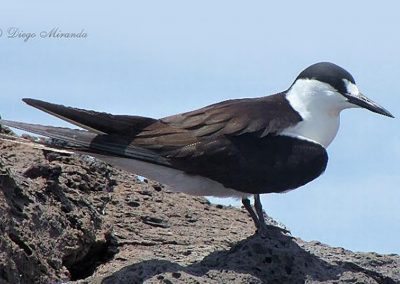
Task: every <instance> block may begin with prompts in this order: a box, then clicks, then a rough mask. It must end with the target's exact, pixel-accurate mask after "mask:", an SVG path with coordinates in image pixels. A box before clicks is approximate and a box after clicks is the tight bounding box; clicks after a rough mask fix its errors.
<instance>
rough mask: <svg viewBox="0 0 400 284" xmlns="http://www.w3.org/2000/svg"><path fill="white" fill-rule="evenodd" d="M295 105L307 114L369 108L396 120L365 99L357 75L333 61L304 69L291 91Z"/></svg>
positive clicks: (337, 112)
mask: <svg viewBox="0 0 400 284" xmlns="http://www.w3.org/2000/svg"><path fill="white" fill-rule="evenodd" d="M287 94H288V96H291V103H292V104H295V105H296V107H297V109H302V110H303V112H307V111H316V110H313V108H314V109H315V108H318V111H321V110H322V111H327V112H328V113H331V114H334V115H338V114H339V112H340V111H342V110H343V109H346V108H365V109H368V110H370V111H372V112H375V113H379V114H382V115H385V116H389V117H394V116H393V115H392V114H391V113H390V112H389V111H388V110H386V109H385V108H383V107H382V106H380V105H379V104H377V103H376V102H374V101H373V100H371V99H369V98H367V97H366V96H364V95H363V94H362V93H361V92H360V91H359V89H358V87H357V85H356V83H355V80H354V78H353V76H352V75H351V74H350V73H349V72H347V71H346V70H345V69H343V68H342V67H340V66H338V65H335V64H333V63H329V62H320V63H316V64H313V65H311V66H309V67H307V68H306V69H305V70H303V71H302V72H301V73H300V74H299V75H298V76H297V78H296V80H295V81H294V83H293V84H292V86H291V87H290V88H289V90H288V91H287Z"/></svg>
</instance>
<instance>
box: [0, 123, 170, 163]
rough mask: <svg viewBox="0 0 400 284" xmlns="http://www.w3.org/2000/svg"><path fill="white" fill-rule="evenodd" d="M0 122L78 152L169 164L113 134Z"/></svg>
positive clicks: (149, 151) (156, 155) (155, 154)
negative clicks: (73, 147)
mask: <svg viewBox="0 0 400 284" xmlns="http://www.w3.org/2000/svg"><path fill="white" fill-rule="evenodd" d="M0 124H3V125H6V126H9V127H13V128H17V129H20V130H24V131H28V132H31V133H35V134H38V135H42V136H46V137H50V138H53V139H58V140H61V141H66V142H68V143H71V144H73V145H77V146H79V147H80V150H79V151H80V152H83V151H86V152H94V153H100V154H104V155H114V156H120V157H126V158H133V159H138V160H143V161H146V162H150V163H154V164H159V165H164V166H170V163H169V162H168V161H167V159H165V158H164V157H162V156H161V155H159V154H157V153H155V152H153V151H151V150H147V149H144V148H141V147H137V146H134V145H132V144H131V142H132V141H130V140H129V139H126V138H124V137H121V136H119V135H113V134H96V133H93V132H90V131H86V130H78V129H70V128H63V127H54V126H44V125H39V124H29V123H23V122H17V121H10V120H0Z"/></svg>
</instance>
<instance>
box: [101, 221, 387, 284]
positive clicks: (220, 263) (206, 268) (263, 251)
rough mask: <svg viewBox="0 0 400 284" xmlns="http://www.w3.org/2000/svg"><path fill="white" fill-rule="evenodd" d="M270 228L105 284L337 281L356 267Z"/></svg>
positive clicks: (142, 266) (132, 269) (140, 266)
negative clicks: (189, 260)
mask: <svg viewBox="0 0 400 284" xmlns="http://www.w3.org/2000/svg"><path fill="white" fill-rule="evenodd" d="M269 228H270V234H269V235H268V237H266V238H261V237H260V236H258V235H253V236H251V237H249V238H247V239H245V240H243V241H240V242H239V243H237V244H236V245H234V246H233V247H232V248H231V249H230V250H223V251H216V252H214V253H211V254H210V255H208V256H206V257H205V258H204V259H203V260H202V261H200V262H196V263H194V264H191V265H189V266H181V265H180V264H177V263H174V262H171V261H167V260H161V259H154V260H148V261H143V262H140V263H137V264H133V265H130V266H127V267H125V268H123V269H121V270H119V271H117V272H115V273H114V274H112V275H111V276H109V277H107V278H105V279H104V280H103V281H102V283H104V284H108V283H142V282H143V281H146V280H148V279H152V278H153V277H155V279H158V280H166V282H165V283H170V282H171V281H172V282H173V283H175V281H176V280H177V279H179V278H180V279H181V280H182V281H185V282H187V281H190V282H192V283H193V282H194V283H196V282H197V281H196V280H201V279H202V280H203V281H204V279H205V278H208V279H210V281H211V282H213V281H215V283H219V282H218V281H222V282H224V281H226V280H227V279H229V274H231V275H232V277H233V278H232V279H234V280H235V281H237V283H240V282H243V281H246V282H251V283H265V282H268V283H304V282H305V281H306V280H313V281H328V280H330V281H335V280H338V279H339V278H340V277H341V275H343V273H345V272H346V271H349V272H354V271H356V270H357V268H354V267H353V268H352V267H346V266H343V265H340V264H338V265H333V264H330V263H328V262H325V261H323V260H321V259H320V258H319V257H317V256H315V255H313V254H311V253H309V252H307V251H306V250H304V249H303V248H301V247H300V246H299V245H298V244H297V243H296V242H295V241H294V239H293V238H292V237H290V236H287V235H284V234H283V231H281V229H279V228H277V227H272V226H269ZM358 272H360V271H358ZM200 277H201V278H200ZM238 277H239V278H238ZM240 277H243V278H242V279H240ZM155 279H154V280H155ZM168 279H170V280H171V281H168ZM174 280H175V281H174ZM376 280H378V281H377V282H378V283H380V282H381V281H379V279H376ZM222 282H221V283H222ZM381 283H385V282H381Z"/></svg>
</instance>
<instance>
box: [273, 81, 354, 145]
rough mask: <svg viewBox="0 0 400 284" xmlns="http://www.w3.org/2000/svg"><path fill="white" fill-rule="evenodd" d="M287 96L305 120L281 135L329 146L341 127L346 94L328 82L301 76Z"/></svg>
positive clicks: (345, 106)
mask: <svg viewBox="0 0 400 284" xmlns="http://www.w3.org/2000/svg"><path fill="white" fill-rule="evenodd" d="M286 99H287V100H288V101H289V103H290V105H291V106H292V108H293V109H294V110H295V111H297V112H298V113H299V114H300V116H301V117H302V119H303V120H302V121H301V122H300V123H298V124H297V125H295V126H293V127H290V128H287V129H285V130H284V131H282V132H281V133H280V134H281V135H287V136H291V137H298V138H301V139H305V140H311V141H313V142H316V143H318V144H320V145H322V146H324V147H325V148H326V147H328V145H329V144H330V143H331V142H332V140H333V139H334V138H335V136H336V134H337V132H338V130H339V124H340V116H339V114H340V111H341V110H343V109H345V108H347V101H346V99H345V97H343V96H342V95H341V94H339V93H338V92H337V91H336V90H335V89H333V88H332V87H331V86H330V85H328V84H326V83H322V82H320V81H317V80H309V79H300V80H297V81H296V82H295V84H293V85H292V87H291V88H290V89H289V91H288V92H287V94H286Z"/></svg>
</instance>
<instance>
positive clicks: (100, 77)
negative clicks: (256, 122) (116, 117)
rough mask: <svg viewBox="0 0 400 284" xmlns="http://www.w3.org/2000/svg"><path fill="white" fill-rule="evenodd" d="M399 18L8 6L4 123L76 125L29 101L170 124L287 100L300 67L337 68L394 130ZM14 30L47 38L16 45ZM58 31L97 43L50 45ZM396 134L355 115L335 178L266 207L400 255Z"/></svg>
mask: <svg viewBox="0 0 400 284" xmlns="http://www.w3.org/2000/svg"><path fill="white" fill-rule="evenodd" d="M275 2H277V1H275ZM399 10H400V4H398V2H397V1H380V2H379V3H378V2H376V3H374V4H367V3H366V2H364V1H363V2H361V1H342V0H340V1H334V2H330V3H328V2H322V1H300V2H297V3H293V1H280V2H279V3H270V4H269V3H266V1H252V2H244V1H218V2H217V1H197V2H194V1H171V0H170V1H146V2H145V1H125V2H123V1H113V2H112V3H111V2H109V3H107V4H103V3H102V2H101V1H85V2H81V1H68V2H67V1H64V2H63V3H60V1H57V2H55V1H35V3H32V2H26V3H22V1H19V2H15V3H11V1H9V2H8V4H7V3H3V4H2V7H1V10H0V29H1V30H2V31H3V33H2V37H0V56H1V57H0V114H1V115H2V117H4V118H6V119H13V120H21V121H28V122H36V123H47V124H53V125H67V124H66V123H63V122H62V121H60V120H58V119H55V118H51V117H50V116H48V115H46V114H44V113H41V112H39V111H36V110H35V109H32V108H30V107H28V106H26V105H24V104H23V103H22V102H21V101H20V99H21V98H23V97H33V98H39V99H44V100H49V101H52V102H56V103H62V104H67V105H72V106H77V107H82V108H90V109H96V110H102V111H107V112H112V113H119V114H136V115H145V116H152V117H163V116H166V115H170V114H174V113H178V112H183V111H187V110H191V109H195V108H198V107H202V106H205V105H207V104H210V103H214V102H217V101H221V100H224V99H228V98H240V97H257V96H263V95H267V94H272V93H274V92H278V91H282V90H284V89H286V88H287V87H289V85H290V84H291V83H292V81H293V80H294V78H295V77H296V76H297V74H298V73H299V72H300V71H301V70H302V69H303V68H305V67H307V66H308V65H310V64H313V63H315V62H318V61H332V62H334V63H337V64H339V65H341V66H343V67H345V68H346V69H347V70H348V71H350V72H351V73H352V74H353V76H354V77H355V79H356V82H357V83H358V86H359V88H360V89H361V90H362V91H363V92H364V93H365V94H366V95H367V96H369V97H370V98H372V99H374V100H376V101H377V102H379V103H380V104H382V105H383V106H384V107H386V108H387V109H388V110H390V111H391V112H392V113H393V114H394V115H395V116H397V117H398V116H400V107H399V95H398V94H399V90H398V88H397V84H398V82H399V77H400V52H399V51H400V33H399V27H400V18H399V17H398V11H399ZM10 27H16V28H19V29H20V30H21V31H24V32H29V33H36V34H37V37H36V38H34V39H31V40H28V42H24V41H23V40H22V39H18V38H7V29H8V28H10ZM56 27H58V28H59V29H60V30H61V31H63V32H80V31H81V30H82V29H84V30H85V32H86V33H87V34H88V37H87V38H86V39H79V40H77V39H75V40H66V39H54V38H52V39H50V38H46V39H42V38H40V35H39V34H40V32H41V31H49V30H51V29H52V28H56ZM399 125H400V124H399V120H398V119H389V118H386V117H382V116H379V115H376V114H373V113H371V112H368V111H364V110H348V111H345V112H344V113H343V114H342V125H341V129H340V131H339V134H338V136H337V137H336V139H335V141H334V142H333V143H332V144H331V146H330V147H329V149H328V152H329V156H330V161H329V165H328V169H327V171H326V173H325V174H324V175H323V176H322V177H320V178H319V179H318V180H316V181H314V182H312V183H310V184H308V185H306V186H304V187H302V188H301V189H298V190H295V191H292V192H290V193H287V194H281V195H265V196H264V197H263V204H264V208H265V210H266V211H267V213H268V214H270V215H271V216H273V217H274V218H276V219H277V220H279V221H281V222H283V223H284V224H285V225H287V226H288V228H290V229H291V230H292V232H293V234H294V235H296V236H299V237H301V238H303V239H305V240H319V241H322V242H325V243H328V244H330V245H334V246H342V247H345V248H347V249H352V250H358V251H377V252H381V253H391V252H396V253H400V245H399V244H400V242H399V240H400V212H399V204H400V190H399V184H400V167H399V166H398V163H399V162H400V134H399V130H400V128H399ZM225 202H231V203H232V204H234V205H239V202H238V201H234V200H227V201H225Z"/></svg>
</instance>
